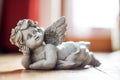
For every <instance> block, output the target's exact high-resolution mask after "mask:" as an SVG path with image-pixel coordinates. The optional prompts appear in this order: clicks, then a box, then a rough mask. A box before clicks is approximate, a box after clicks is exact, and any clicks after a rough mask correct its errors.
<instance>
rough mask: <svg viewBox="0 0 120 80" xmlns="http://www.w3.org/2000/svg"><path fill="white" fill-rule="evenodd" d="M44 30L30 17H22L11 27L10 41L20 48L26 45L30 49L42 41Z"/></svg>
mask: <svg viewBox="0 0 120 80" xmlns="http://www.w3.org/2000/svg"><path fill="white" fill-rule="evenodd" d="M43 39H44V30H43V29H42V28H38V24H37V22H34V21H32V20H30V19H23V20H20V21H19V22H18V23H17V26H16V27H15V28H14V29H12V31H11V36H10V42H11V43H12V44H14V45H16V46H17V47H19V48H20V49H22V47H23V46H26V47H28V48H30V49H35V48H37V47H39V46H40V45H41V44H42V43H43Z"/></svg>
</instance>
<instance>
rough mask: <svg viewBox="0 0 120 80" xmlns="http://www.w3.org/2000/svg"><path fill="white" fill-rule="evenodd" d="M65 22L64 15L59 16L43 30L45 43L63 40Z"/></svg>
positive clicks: (55, 43) (57, 42) (56, 42)
mask: <svg viewBox="0 0 120 80" xmlns="http://www.w3.org/2000/svg"><path fill="white" fill-rule="evenodd" d="M66 27H67V24H66V23H65V17H61V18H60V19H58V20H57V21H56V22H54V23H53V24H52V25H51V26H49V27H48V28H47V29H46V30H45V34H44V41H45V43H46V44H48V43H50V44H53V45H56V46H57V45H59V44H61V43H62V42H63V40H64V37H65V32H66Z"/></svg>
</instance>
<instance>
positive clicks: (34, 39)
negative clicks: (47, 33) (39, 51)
mask: <svg viewBox="0 0 120 80" xmlns="http://www.w3.org/2000/svg"><path fill="white" fill-rule="evenodd" d="M22 33H23V41H24V42H25V44H26V46H27V47H28V48H30V49H35V48H37V47H39V46H40V45H41V44H42V42H43V38H44V33H43V31H42V30H41V31H40V30H38V29H37V28H34V27H29V28H28V29H26V30H23V31H22Z"/></svg>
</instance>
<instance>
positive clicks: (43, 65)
mask: <svg viewBox="0 0 120 80" xmlns="http://www.w3.org/2000/svg"><path fill="white" fill-rule="evenodd" d="M45 57H46V58H45V59H43V60H39V61H37V62H35V63H33V64H31V65H30V66H29V67H30V69H53V68H54V67H55V65H56V62H57V48H56V47H55V46H54V45H51V44H47V45H46V46H45Z"/></svg>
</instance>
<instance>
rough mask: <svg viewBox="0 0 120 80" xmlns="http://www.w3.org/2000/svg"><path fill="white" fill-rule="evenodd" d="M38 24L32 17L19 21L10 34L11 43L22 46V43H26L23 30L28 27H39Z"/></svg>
mask: <svg viewBox="0 0 120 80" xmlns="http://www.w3.org/2000/svg"><path fill="white" fill-rule="evenodd" d="M37 26H38V23H37V22H33V21H32V20H30V19H23V20H20V21H19V22H18V23H17V26H16V27H15V28H14V29H12V31H11V35H10V42H11V44H13V45H16V46H17V47H19V48H20V47H21V46H22V45H24V41H23V34H22V30H25V29H27V28H28V27H37Z"/></svg>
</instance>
